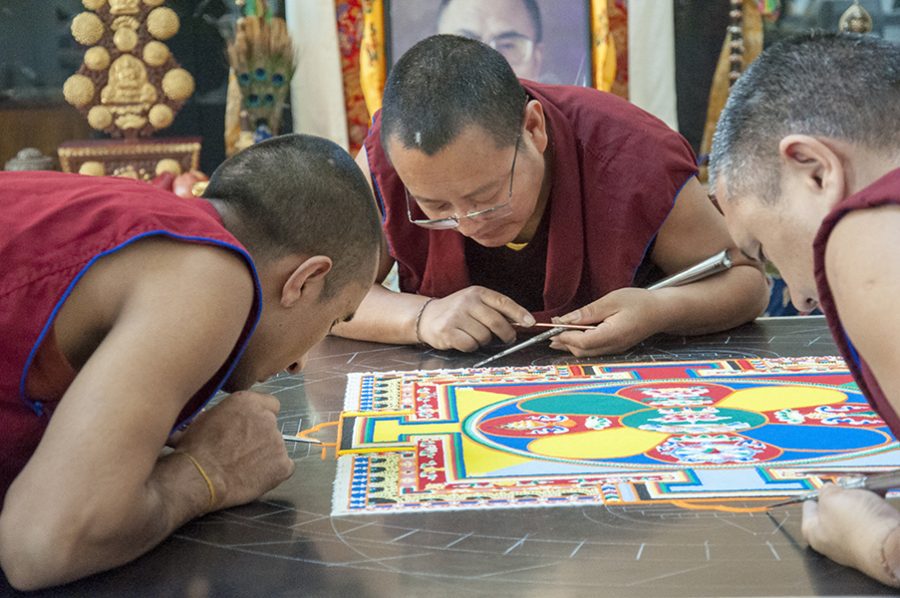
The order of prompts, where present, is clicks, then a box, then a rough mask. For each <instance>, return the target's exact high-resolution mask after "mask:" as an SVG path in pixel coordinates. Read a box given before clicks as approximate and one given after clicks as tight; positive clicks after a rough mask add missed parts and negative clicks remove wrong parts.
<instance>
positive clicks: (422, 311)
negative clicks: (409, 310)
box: [416, 297, 437, 344]
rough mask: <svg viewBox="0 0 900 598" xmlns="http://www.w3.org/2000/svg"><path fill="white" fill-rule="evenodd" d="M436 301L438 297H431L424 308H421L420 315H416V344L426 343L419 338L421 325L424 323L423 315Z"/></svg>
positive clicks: (424, 304)
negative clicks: (430, 304)
mask: <svg viewBox="0 0 900 598" xmlns="http://www.w3.org/2000/svg"><path fill="white" fill-rule="evenodd" d="M435 299H437V297H429V298H428V300H427V301H425V303H423V304H422V307H420V308H419V313H417V314H416V342H417V343H419V344H425V341H423V340H422V337H421V336H419V323H420V322H421V321H422V314H423V313H425V308H426V307H428V304H429V303H431V302H432V301H434V300H435Z"/></svg>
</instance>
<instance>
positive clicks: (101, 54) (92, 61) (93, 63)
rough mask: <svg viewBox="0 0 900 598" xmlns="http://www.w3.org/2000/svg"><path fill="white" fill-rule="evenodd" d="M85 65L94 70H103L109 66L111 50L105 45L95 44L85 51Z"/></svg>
mask: <svg viewBox="0 0 900 598" xmlns="http://www.w3.org/2000/svg"><path fill="white" fill-rule="evenodd" d="M84 65H85V66H86V67H88V68H89V69H91V70H92V71H102V70H104V69H106V68H107V67H108V66H109V52H107V51H106V48H104V47H103V46H94V47H93V48H89V49H88V51H87V52H85V53H84Z"/></svg>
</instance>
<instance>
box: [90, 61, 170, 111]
mask: <svg viewBox="0 0 900 598" xmlns="http://www.w3.org/2000/svg"><path fill="white" fill-rule="evenodd" d="M156 96H157V93H156V89H155V88H154V87H153V85H152V84H150V83H149V82H148V81H147V69H146V67H144V63H143V62H141V61H140V60H139V59H137V58H135V57H134V56H131V55H130V54H123V55H122V56H119V57H118V58H117V59H116V60H115V62H113V63H112V66H110V67H109V84H108V85H107V86H106V87H104V88H103V90H102V91H101V92H100V101H101V102H103V103H104V104H146V105H147V109H149V107H150V104H152V103H153V102H155V101H156Z"/></svg>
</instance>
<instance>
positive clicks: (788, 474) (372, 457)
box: [333, 357, 900, 515]
mask: <svg viewBox="0 0 900 598" xmlns="http://www.w3.org/2000/svg"><path fill="white" fill-rule="evenodd" d="M338 429H339V432H338V438H339V441H340V447H339V451H338V455H339V461H338V474H337V479H336V481H335V491H334V502H333V514H335V515H337V514H349V513H355V514H361V513H375V512H378V513H381V512H400V511H424V510H450V509H472V508H474V509H483V508H510V507H524V506H556V505H585V504H606V505H634V504H641V503H660V502H662V503H668V504H675V505H678V506H682V507H685V508H722V509H726V510H749V509H754V508H756V509H758V508H759V505H764V504H768V503H771V502H773V500H775V499H779V498H783V497H789V496H794V495H797V494H800V493H803V492H807V491H809V490H813V489H815V488H817V487H819V486H821V485H822V484H823V483H824V482H825V481H828V480H832V479H834V478H835V477H836V476H838V475H841V474H845V473H847V472H866V473H869V472H876V471H883V470H886V469H891V468H895V467H900V446H898V444H897V442H896V441H895V440H894V438H893V436H892V435H891V433H890V431H889V430H888V428H887V426H886V425H885V423H884V422H883V421H882V420H881V419H880V418H879V417H878V415H877V414H876V413H875V412H874V411H872V410H871V408H870V407H869V405H868V403H866V400H865V398H864V397H863V396H862V394H861V393H860V392H859V390H858V389H857V387H856V385H855V384H853V381H852V377H851V376H850V374H849V373H848V371H847V369H846V365H845V364H844V362H843V361H842V360H841V359H840V358H838V357H805V358H780V359H737V360H728V361H704V362H697V361H693V362H665V363H632V364H608V365H604V364H597V365H584V364H580V365H556V366H533V367H521V368H481V369H463V370H440V371H412V372H377V373H366V374H351V375H350V377H349V380H348V385H347V393H346V397H345V405H344V412H343V413H342V414H341V420H340V425H339V428H338ZM747 505H751V506H750V507H747ZM753 505H756V506H755V507H754V506H753Z"/></svg>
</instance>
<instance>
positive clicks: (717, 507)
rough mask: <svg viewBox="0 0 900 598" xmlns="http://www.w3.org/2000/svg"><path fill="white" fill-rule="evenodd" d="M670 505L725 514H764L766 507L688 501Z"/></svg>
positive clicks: (673, 502)
mask: <svg viewBox="0 0 900 598" xmlns="http://www.w3.org/2000/svg"><path fill="white" fill-rule="evenodd" d="M672 504H673V505H675V506H676V507H681V508H682V509H688V510H691V511H723V512H725V513H765V512H766V511H767V510H768V508H769V507H768V505H762V506H759V507H729V506H728V505H723V504H710V503H698V502H691V501H688V500H673V501H672Z"/></svg>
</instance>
